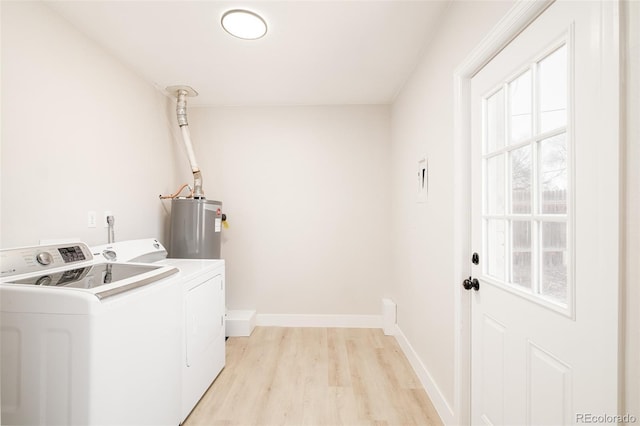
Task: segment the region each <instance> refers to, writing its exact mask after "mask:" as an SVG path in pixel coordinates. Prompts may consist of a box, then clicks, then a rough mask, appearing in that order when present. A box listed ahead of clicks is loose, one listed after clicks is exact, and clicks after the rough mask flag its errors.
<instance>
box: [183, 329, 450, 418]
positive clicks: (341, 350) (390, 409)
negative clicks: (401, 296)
mask: <svg viewBox="0 0 640 426" xmlns="http://www.w3.org/2000/svg"><path fill="white" fill-rule="evenodd" d="M184 425H185V426H200V425H206V426H214V425H225V426H227V425H228V426H231V425H237V426H254V425H256V426H257V425H265V426H266V425H269V426H270V425H312V426H320V425H326V426H334V425H336V426H337V425H349V426H359V425H376V426H383V425H388V426H391V425H402V426H404V425H407V426H408V425H425V426H431V425H434V426H436V425H442V422H441V420H440V418H439V417H438V414H437V413H436V410H435V409H434V408H433V405H432V404H431V401H430V400H429V398H428V397H427V394H426V393H425V391H424V390H423V389H422V387H421V385H420V382H419V380H418V378H417V377H416V375H415V373H414V372H413V370H412V369H411V366H410V365H409V362H408V361H407V359H406V358H405V356H404V354H403V353H402V351H401V349H400V347H399V346H398V344H397V342H396V340H395V338H393V337H391V336H385V335H384V334H383V333H382V330H380V329H345V328H281V327H257V328H256V329H255V330H254V332H253V334H252V335H251V337H231V338H229V339H228V340H227V360H226V367H225V368H224V370H222V373H220V375H219V376H218V378H217V379H216V381H215V382H214V383H213V385H212V386H211V387H210V388H209V390H208V391H207V393H206V394H205V395H204V396H203V397H202V399H201V400H200V403H199V404H198V405H197V406H196V407H195V408H194V410H193V412H192V413H191V415H190V416H189V417H188V418H187V420H186V421H185V423H184Z"/></svg>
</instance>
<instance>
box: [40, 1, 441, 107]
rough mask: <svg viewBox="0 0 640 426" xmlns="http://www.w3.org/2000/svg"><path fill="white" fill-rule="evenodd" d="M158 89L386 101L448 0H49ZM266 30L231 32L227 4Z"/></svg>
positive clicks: (246, 98)
mask: <svg viewBox="0 0 640 426" xmlns="http://www.w3.org/2000/svg"><path fill="white" fill-rule="evenodd" d="M47 4H48V5H49V7H51V8H52V9H53V10H54V11H56V12H58V13H59V14H60V15H62V16H63V17H64V18H65V19H66V20H68V21H69V22H70V23H71V24H72V25H73V26H75V27H76V28H77V29H79V30H80V31H81V32H83V33H84V34H86V35H87V36H89V37H90V38H92V39H94V40H95V41H96V42H98V43H99V44H101V45H102V46H104V47H105V48H106V49H107V50H108V51H110V52H111V54H113V55H114V56H115V57H117V58H118V59H119V60H120V61H122V62H123V63H125V64H127V65H128V66H129V67H131V68H132V69H133V70H135V71H136V72H137V73H138V74H139V75H141V76H142V77H144V78H145V79H147V80H149V81H150V82H152V83H153V84H154V85H156V86H157V87H158V88H164V87H166V86H172V85H189V86H191V87H193V88H194V89H195V90H196V91H198V92H199V96H198V97H197V98H194V99H190V100H189V104H190V105H207V106H217V105H335V104H341V105H344V104H346V105H349V104H386V103H390V102H391V101H392V100H393V99H394V97H395V95H396V94H397V93H398V91H399V90H400V89H401V88H402V86H403V84H404V82H405V81H406V80H407V78H408V77H409V75H410V74H411V71H412V70H413V69H414V67H415V66H416V64H417V62H418V60H419V59H420V55H421V53H422V51H423V48H424V47H425V45H426V44H427V43H428V41H429V38H430V37H431V36H432V35H433V34H434V32H435V31H434V30H435V28H436V26H437V23H438V20H439V18H440V17H441V15H442V13H443V12H444V10H445V8H446V6H447V1H446V0H442V1H434V0H428V1H417V0H411V1H401V0H383V1H381V0H376V1H366V0H364V1H363V0H361V1H354V0H350V1H305V0H297V1H293V0H289V1H265V0H263V1H253V2H238V1H202V0H201V1H185V0H175V1H149V0H147V1H113V0H110V1H48V2H47ZM237 8H246V9H250V10H252V11H254V12H257V13H258V14H260V15H261V16H262V17H263V18H264V19H265V21H266V22H267V25H268V28H269V30H268V33H267V35H266V36H265V37H263V38H261V39H259V40H241V39H236V38H234V37H232V36H230V35H229V34H228V33H226V32H225V31H224V30H223V29H222V27H221V26H220V18H221V16H222V14H223V13H224V12H226V11H227V10H230V9H237Z"/></svg>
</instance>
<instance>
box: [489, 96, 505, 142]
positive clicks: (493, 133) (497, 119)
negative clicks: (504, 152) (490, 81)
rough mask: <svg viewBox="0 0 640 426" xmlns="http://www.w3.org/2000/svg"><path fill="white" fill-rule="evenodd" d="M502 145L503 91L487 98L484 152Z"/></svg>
mask: <svg viewBox="0 0 640 426" xmlns="http://www.w3.org/2000/svg"><path fill="white" fill-rule="evenodd" d="M503 146H504V91H503V90H502V89H500V91H499V92H497V93H496V94H494V95H493V96H491V97H490V98H489V99H487V146H486V151H485V153H491V152H493V151H495V150H496V149H500V148H502V147H503Z"/></svg>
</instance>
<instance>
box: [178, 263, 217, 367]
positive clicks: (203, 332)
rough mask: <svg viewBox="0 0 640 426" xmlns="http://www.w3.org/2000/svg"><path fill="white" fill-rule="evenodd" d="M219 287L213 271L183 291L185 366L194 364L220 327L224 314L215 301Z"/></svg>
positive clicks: (211, 342)
mask: <svg viewBox="0 0 640 426" xmlns="http://www.w3.org/2000/svg"><path fill="white" fill-rule="evenodd" d="M221 288H222V276H221V275H216V276H215V277H213V278H211V279H209V280H207V281H204V282H202V283H201V284H199V285H197V286H195V287H193V288H190V289H189V290H188V291H187V296H186V301H185V315H186V333H185V334H186V335H185V338H186V350H187V353H186V362H187V367H191V366H193V365H194V364H198V362H199V360H200V359H201V358H202V357H203V356H204V354H205V353H206V351H207V348H208V347H209V346H210V345H211V344H213V342H214V341H216V338H217V337H218V335H219V334H220V333H221V332H223V330H224V322H223V320H224V317H223V313H222V311H221V310H220V303H219V302H220V289H221Z"/></svg>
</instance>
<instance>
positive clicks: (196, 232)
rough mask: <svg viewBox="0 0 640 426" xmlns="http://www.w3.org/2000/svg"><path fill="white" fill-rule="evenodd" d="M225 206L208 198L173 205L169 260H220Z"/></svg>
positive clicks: (180, 199)
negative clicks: (223, 208)
mask: <svg viewBox="0 0 640 426" xmlns="http://www.w3.org/2000/svg"><path fill="white" fill-rule="evenodd" d="M221 235H222V202H220V201H213V200H207V199H204V198H200V199H193V198H174V199H173V200H172V201H171V237H170V241H169V257H172V258H179V259H220V245H221V240H222V239H221Z"/></svg>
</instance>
